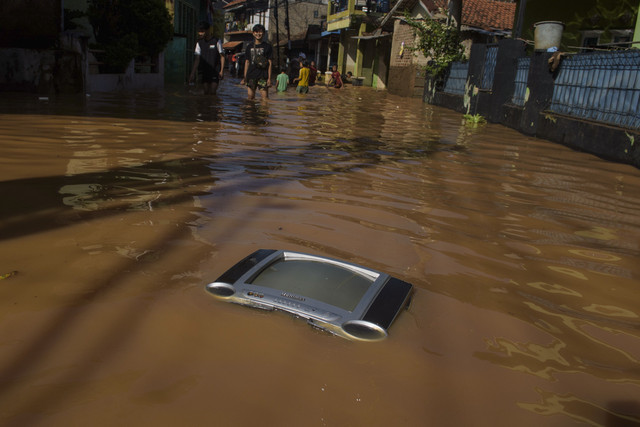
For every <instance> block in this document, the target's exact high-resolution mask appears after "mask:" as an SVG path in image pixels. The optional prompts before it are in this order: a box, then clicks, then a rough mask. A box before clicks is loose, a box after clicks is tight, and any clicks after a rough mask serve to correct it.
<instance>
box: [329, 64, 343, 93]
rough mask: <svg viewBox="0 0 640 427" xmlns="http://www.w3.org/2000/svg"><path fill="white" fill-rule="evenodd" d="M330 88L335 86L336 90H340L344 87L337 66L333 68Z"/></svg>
mask: <svg viewBox="0 0 640 427" xmlns="http://www.w3.org/2000/svg"><path fill="white" fill-rule="evenodd" d="M329 86H333V87H335V88H336V89H340V88H341V87H342V77H341V76H340V72H339V71H338V66H337V65H334V66H333V67H331V80H329Z"/></svg>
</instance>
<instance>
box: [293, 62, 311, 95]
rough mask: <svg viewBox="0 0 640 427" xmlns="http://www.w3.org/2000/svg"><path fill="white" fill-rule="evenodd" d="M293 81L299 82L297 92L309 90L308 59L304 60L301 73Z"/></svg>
mask: <svg viewBox="0 0 640 427" xmlns="http://www.w3.org/2000/svg"><path fill="white" fill-rule="evenodd" d="M293 82H294V83H295V82H298V87H296V92H297V93H308V92H309V63H308V62H307V61H302V68H300V75H299V76H298V77H296V78H295V79H293Z"/></svg>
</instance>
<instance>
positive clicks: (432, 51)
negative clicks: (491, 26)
mask: <svg viewBox="0 0 640 427" xmlns="http://www.w3.org/2000/svg"><path fill="white" fill-rule="evenodd" d="M405 20H406V22H407V24H409V25H410V26H412V27H413V29H414V32H415V34H416V36H417V37H418V42H417V45H416V46H414V47H412V48H410V49H411V50H413V51H420V52H422V54H423V55H424V56H425V57H426V58H427V59H428V60H429V62H428V64H427V66H426V71H427V72H428V73H429V74H431V75H432V76H434V77H437V76H440V75H442V74H443V72H444V71H445V70H446V69H447V67H448V66H449V64H450V63H452V62H454V61H460V60H462V59H464V47H463V46H462V44H461V39H460V31H459V30H458V29H457V28H456V26H457V24H456V23H455V21H454V22H450V20H449V19H448V13H446V12H443V11H441V13H440V14H438V15H435V16H433V17H432V18H427V19H425V20H416V19H413V18H412V17H411V16H409V14H408V13H407V14H405Z"/></svg>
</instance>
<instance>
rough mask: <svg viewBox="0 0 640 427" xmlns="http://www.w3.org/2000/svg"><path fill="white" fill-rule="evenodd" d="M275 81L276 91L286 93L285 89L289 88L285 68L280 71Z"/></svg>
mask: <svg viewBox="0 0 640 427" xmlns="http://www.w3.org/2000/svg"><path fill="white" fill-rule="evenodd" d="M276 80H277V81H278V86H277V91H278V92H286V91H287V87H288V86H289V75H288V74H287V70H286V69H285V68H283V69H282V70H280V74H278V77H276Z"/></svg>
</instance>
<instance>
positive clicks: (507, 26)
mask: <svg viewBox="0 0 640 427" xmlns="http://www.w3.org/2000/svg"><path fill="white" fill-rule="evenodd" d="M515 14H516V4H515V3H507V2H504V1H495V0H464V1H463V2H462V24H463V25H468V26H470V27H477V28H482V29H485V30H489V29H496V30H511V29H512V28H513V19H514V16H515Z"/></svg>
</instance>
